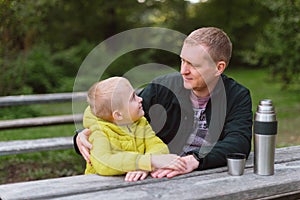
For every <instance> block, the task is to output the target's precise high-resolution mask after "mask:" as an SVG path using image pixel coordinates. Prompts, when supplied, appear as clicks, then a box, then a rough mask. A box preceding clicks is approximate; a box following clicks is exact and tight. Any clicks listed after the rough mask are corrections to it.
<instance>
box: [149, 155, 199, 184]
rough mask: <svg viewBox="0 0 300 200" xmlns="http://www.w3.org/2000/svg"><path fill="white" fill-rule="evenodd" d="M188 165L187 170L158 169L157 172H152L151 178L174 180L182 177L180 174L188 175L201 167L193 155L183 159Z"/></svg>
mask: <svg viewBox="0 0 300 200" xmlns="http://www.w3.org/2000/svg"><path fill="white" fill-rule="evenodd" d="M181 159H183V160H184V161H185V163H186V166H187V168H186V169H185V170H180V171H179V170H172V169H167V168H162V169H158V170H156V171H153V172H151V176H152V177H153V178H163V177H167V178H172V177H174V176H177V175H180V174H187V173H189V172H191V171H193V170H195V169H197V168H198V166H199V161H197V160H196V159H195V158H194V156H193V155H188V156H184V157H181Z"/></svg>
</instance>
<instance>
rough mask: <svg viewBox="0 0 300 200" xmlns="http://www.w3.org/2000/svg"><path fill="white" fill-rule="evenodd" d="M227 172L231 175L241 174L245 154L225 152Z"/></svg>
mask: <svg viewBox="0 0 300 200" xmlns="http://www.w3.org/2000/svg"><path fill="white" fill-rule="evenodd" d="M226 158H227V167H228V174H230V175H232V176H241V175H243V174H244V169H245V164H246V155H245V154H242V153H230V154H227V156H226Z"/></svg>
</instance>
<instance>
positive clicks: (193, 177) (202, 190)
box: [0, 146, 300, 199]
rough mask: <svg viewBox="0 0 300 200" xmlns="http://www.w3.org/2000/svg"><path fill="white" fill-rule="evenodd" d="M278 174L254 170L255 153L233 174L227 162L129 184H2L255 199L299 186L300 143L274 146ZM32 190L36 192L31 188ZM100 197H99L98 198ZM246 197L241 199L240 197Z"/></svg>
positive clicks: (47, 193)
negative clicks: (239, 173) (174, 175)
mask: <svg viewBox="0 0 300 200" xmlns="http://www.w3.org/2000/svg"><path fill="white" fill-rule="evenodd" d="M276 163H277V164H276V166H275V175H273V176H258V175H255V174H254V173H253V153H251V155H250V156H249V159H248V160H247V164H246V170H245V175H243V176H240V177H234V176H229V175H228V174H227V167H221V168H216V169H210V170H204V171H195V172H192V173H189V174H185V175H181V176H177V177H174V178H172V179H167V178H163V179H153V178H147V179H146V180H144V181H139V182H134V183H127V182H124V176H114V177H104V176H97V175H82V176H73V177H65V178H57V179H47V180H40V181H30V182H23V183H14V184H5V185H0V197H1V198H2V199H47V198H51V199H52V198H57V199H71V198H73V199H79V198H83V199H95V198H97V199H115V198H119V199H122V198H123V199H126V198H127V199H128V198H131V199H154V198H162V199H186V198H187V199H195V198H198V199H201V198H206V199H209V198H211V199H215V198H219V199H220V198H221V199H226V198H227V199H249V198H250V199H251V198H252V199H253V198H255V197H259V198H262V197H263V195H262V194H263V192H264V194H265V195H266V196H268V195H269V196H270V195H278V193H281V194H284V193H293V192H295V191H298V190H300V146H294V147H287V148H280V149H277V150H276ZM32 191H34V192H32ZM100 197H101V198H100ZM239 197H242V198H239Z"/></svg>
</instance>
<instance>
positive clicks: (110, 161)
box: [90, 131, 151, 175]
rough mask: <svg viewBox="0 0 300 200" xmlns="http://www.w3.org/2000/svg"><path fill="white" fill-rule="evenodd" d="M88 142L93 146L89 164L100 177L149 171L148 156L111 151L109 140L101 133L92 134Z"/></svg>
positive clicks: (149, 157) (149, 159) (149, 160)
mask: <svg viewBox="0 0 300 200" xmlns="http://www.w3.org/2000/svg"><path fill="white" fill-rule="evenodd" d="M90 141H91V142H92V144H93V148H92V149H91V157H90V159H91V163H92V166H93V168H94V170H95V171H96V173H98V174H100V175H120V174H124V173H126V172H129V171H135V170H145V171H151V156H150V155H142V154H139V153H136V152H128V151H122V150H120V151H116V150H112V148H111V143H110V141H109V139H108V138H107V137H106V135H105V134H104V133H102V132H101V131H96V132H93V133H92V135H91V136H90Z"/></svg>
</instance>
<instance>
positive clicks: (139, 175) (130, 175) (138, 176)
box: [125, 170, 149, 182]
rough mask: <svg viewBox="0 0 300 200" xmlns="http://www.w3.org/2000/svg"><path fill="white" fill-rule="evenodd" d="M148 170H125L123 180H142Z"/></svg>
mask: <svg viewBox="0 0 300 200" xmlns="http://www.w3.org/2000/svg"><path fill="white" fill-rule="evenodd" d="M148 173H149V172H147V171H142V170H140V171H132V172H127V173H126V176H125V181H128V182H135V181H138V180H144V179H145V178H146V177H147V175H148Z"/></svg>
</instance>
